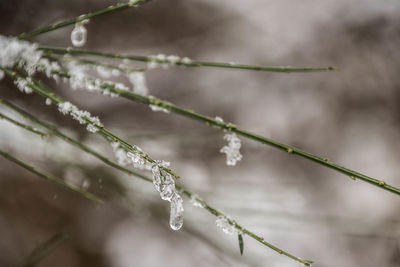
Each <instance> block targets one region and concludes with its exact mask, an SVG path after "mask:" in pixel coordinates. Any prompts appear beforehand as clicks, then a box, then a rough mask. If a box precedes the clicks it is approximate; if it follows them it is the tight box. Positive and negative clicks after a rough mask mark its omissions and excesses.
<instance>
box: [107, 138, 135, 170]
mask: <svg viewBox="0 0 400 267" xmlns="http://www.w3.org/2000/svg"><path fill="white" fill-rule="evenodd" d="M111 147H112V149H113V151H114V154H115V157H116V158H117V162H118V164H119V165H122V166H126V165H128V164H129V163H130V162H131V161H130V159H129V158H128V157H127V155H126V152H125V150H124V149H123V148H121V146H120V144H119V142H112V143H111Z"/></svg>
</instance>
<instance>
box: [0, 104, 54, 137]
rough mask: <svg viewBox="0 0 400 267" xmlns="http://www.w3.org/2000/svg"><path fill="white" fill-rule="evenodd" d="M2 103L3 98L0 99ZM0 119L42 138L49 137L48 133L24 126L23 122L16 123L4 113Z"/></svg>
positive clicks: (0, 114)
mask: <svg viewBox="0 0 400 267" xmlns="http://www.w3.org/2000/svg"><path fill="white" fill-rule="evenodd" d="M0 102H1V98H0ZM0 119H5V120H7V121H9V122H11V123H12V124H14V125H17V126H19V127H21V128H23V129H25V130H27V131H29V132H32V133H34V134H37V135H39V136H41V137H48V136H49V135H48V134H47V133H43V132H41V131H39V130H37V129H35V128H33V127H31V126H29V125H26V124H23V123H22V122H19V121H16V120H14V119H12V118H10V117H8V116H7V115H4V114H2V113H0Z"/></svg>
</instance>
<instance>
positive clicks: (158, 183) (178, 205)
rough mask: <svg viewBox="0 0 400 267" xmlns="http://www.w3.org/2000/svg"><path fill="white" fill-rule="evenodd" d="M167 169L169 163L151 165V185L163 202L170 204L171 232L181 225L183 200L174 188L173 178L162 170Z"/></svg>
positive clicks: (160, 162)
mask: <svg viewBox="0 0 400 267" xmlns="http://www.w3.org/2000/svg"><path fill="white" fill-rule="evenodd" d="M168 167H169V162H164V161H157V162H156V163H155V164H153V167H152V168H151V171H152V173H153V184H154V186H155V188H156V190H157V191H158V192H159V193H160V197H161V199H163V200H166V201H169V202H170V203H171V212H170V218H169V225H170V227H171V229H173V230H179V229H180V228H181V227H182V225H183V211H184V210H183V200H182V197H181V196H180V195H179V193H178V191H177V190H176V188H175V181H174V177H172V175H171V174H170V173H168V172H167V171H166V170H165V169H164V168H168Z"/></svg>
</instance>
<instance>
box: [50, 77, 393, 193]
mask: <svg viewBox="0 0 400 267" xmlns="http://www.w3.org/2000/svg"><path fill="white" fill-rule="evenodd" d="M55 74H58V75H60V76H63V77H66V78H69V77H70V75H69V74H68V73H66V72H58V71H57V72H55ZM103 89H107V90H109V91H111V92H113V93H115V94H117V95H119V96H122V97H124V98H126V99H129V100H133V101H135V102H138V103H142V104H146V105H155V106H158V107H161V108H164V109H166V110H168V111H170V112H172V113H175V114H178V115H181V116H184V117H187V118H189V119H193V120H197V121H201V122H203V123H205V124H206V125H207V126H215V127H218V128H220V129H223V130H228V131H230V132H234V133H236V134H238V135H240V136H243V137H245V138H248V139H251V140H254V141H257V142H260V143H262V144H265V145H268V146H272V147H275V148H277V149H280V150H283V151H285V152H287V153H289V154H293V155H297V156H300V157H302V158H305V159H307V160H311V161H313V162H316V163H318V164H320V165H322V166H324V167H327V168H330V169H332V170H335V171H338V172H340V173H342V174H345V175H347V176H349V177H350V178H351V179H353V180H355V179H360V180H361V181H364V182H367V183H370V184H372V185H375V186H377V187H379V188H382V189H384V190H387V191H389V192H392V193H394V194H397V195H400V189H399V188H396V187H394V186H392V185H389V184H387V183H386V182H385V181H383V180H379V179H375V178H372V177H370V176H367V175H365V174H362V173H359V172H356V171H354V170H351V169H348V168H345V167H343V166H340V165H338V164H336V163H334V162H331V161H330V160H328V159H327V158H322V157H319V156H316V155H314V154H311V153H308V152H306V151H304V150H301V149H299V148H296V147H293V146H290V145H286V144H283V143H280V142H278V141H275V140H273V139H270V138H267V137H263V136H261V135H258V134H255V133H252V132H249V131H246V130H243V129H240V128H238V127H237V126H236V125H234V124H232V123H226V122H220V121H218V120H216V119H215V118H211V117H208V116H205V115H201V114H199V113H196V112H194V111H193V110H190V109H185V108H182V107H179V106H176V105H174V104H172V103H170V102H168V101H164V100H161V99H158V98H156V97H153V96H145V95H140V94H135V93H133V92H130V91H126V90H121V89H118V88H116V87H115V86H114V85H112V84H110V83H104V84H103Z"/></svg>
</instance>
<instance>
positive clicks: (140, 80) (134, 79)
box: [127, 72, 149, 95]
mask: <svg viewBox="0 0 400 267" xmlns="http://www.w3.org/2000/svg"><path fill="white" fill-rule="evenodd" d="M127 76H128V78H129V81H130V82H131V83H132V85H133V92H135V93H136V94H139V95H148V93H149V89H148V88H147V85H146V77H145V75H144V73H143V72H132V73H129V74H128V75H127Z"/></svg>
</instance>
